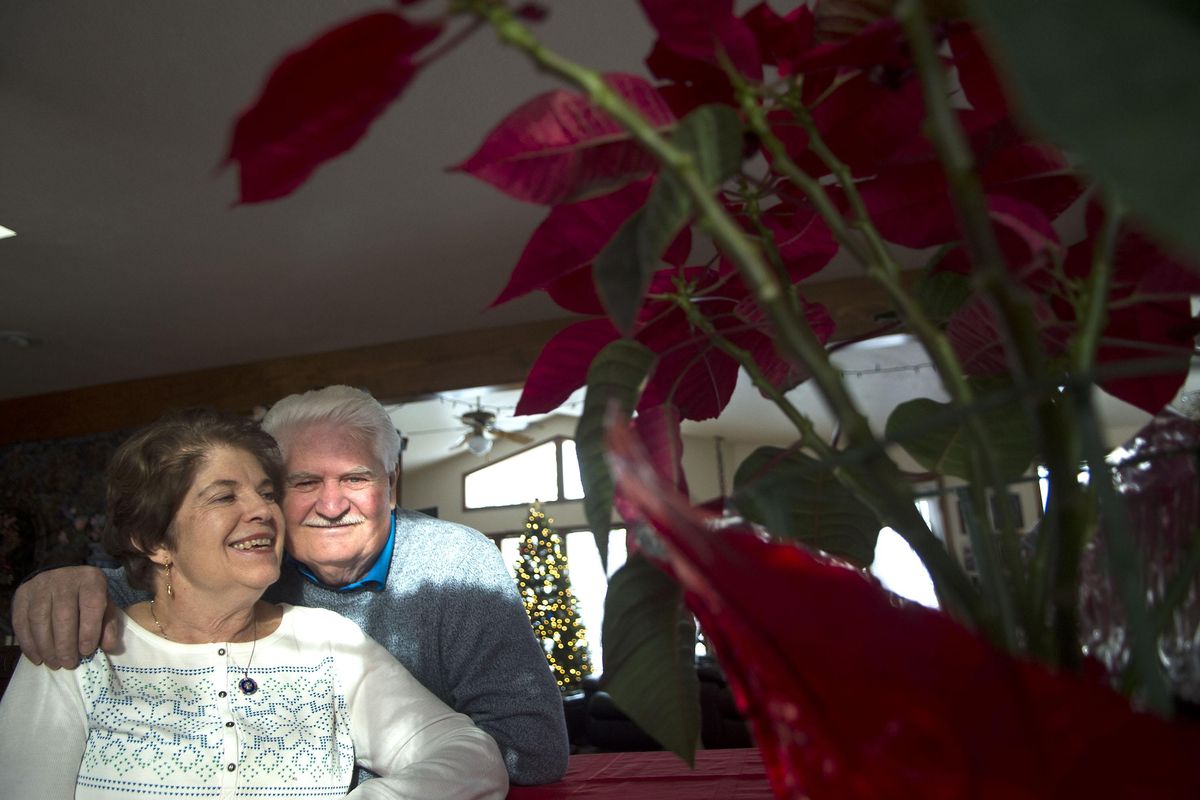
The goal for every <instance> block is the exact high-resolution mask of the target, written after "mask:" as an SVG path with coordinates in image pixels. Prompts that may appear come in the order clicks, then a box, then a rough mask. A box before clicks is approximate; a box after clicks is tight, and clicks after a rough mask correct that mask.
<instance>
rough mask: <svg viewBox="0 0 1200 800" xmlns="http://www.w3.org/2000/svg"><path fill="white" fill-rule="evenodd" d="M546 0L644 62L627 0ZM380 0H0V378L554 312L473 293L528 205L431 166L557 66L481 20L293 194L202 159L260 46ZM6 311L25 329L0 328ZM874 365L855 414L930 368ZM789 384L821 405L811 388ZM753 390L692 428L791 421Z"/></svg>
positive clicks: (533, 212)
mask: <svg viewBox="0 0 1200 800" xmlns="http://www.w3.org/2000/svg"><path fill="white" fill-rule="evenodd" d="M433 5H436V4H433ZM548 5H549V6H550V8H551V14H550V17H549V18H548V19H547V21H546V22H545V23H544V24H543V25H541V26H540V32H541V35H542V37H543V40H544V41H545V42H547V43H548V44H549V45H550V46H551V47H553V48H555V49H557V50H559V51H560V52H563V53H567V54H571V55H572V56H574V57H576V58H578V60H579V61H580V62H581V63H585V64H588V65H590V66H592V67H596V68H598V69H601V70H605V71H617V70H621V71H633V72H644V70H643V69H642V65H641V60H642V58H643V57H644V55H645V54H646V53H647V51H648V49H649V46H650V43H651V36H650V33H649V29H648V26H647V25H646V24H645V22H644V20H643V19H642V17H641V13H640V11H639V9H638V6H637V4H636V3H635V2H633V0H621V1H620V2H617V1H616V0H556V2H554V3H551V4H548ZM389 6H390V4H388V3H384V2H376V3H371V2H364V1H363V0H341V1H340V2H331V1H330V0H287V1H286V2H276V3H264V2H247V0H120V2H95V0H38V1H37V2H34V0H8V2H4V3H0V225H4V226H7V227H8V228H11V229H13V230H15V231H16V232H17V234H18V235H17V236H16V237H14V238H10V239H4V240H0V398H10V397H19V396H25V395H34V394H41V393H46V392H53V391H59V390H65V389H71V388H78V387H83V386H89V385H95V384H103V383H108V382H112V381H118V380H126V379H132V378H138V377H146V376H153V375H161V374H168V373H173V372H186V371H191V370H196V369H202V368H207V367H214V366H221V365H227V364H236V363H241V362H247V361H255V360H259V359H266V358H275V357H280V356H287V355H299V354H306V353H314V352H321V351H329V350H338V349H342V348H348V347H355V346H360V345H367V344H373V343H379V342H391V341H398V340H404V339H411V338H418V337H424V336H433V335H438V334H444V333H450V332H454V331H461V330H471V329H479V328H487V327H492V326H497V325H504V324H510V323H515V322H520V321H526V320H531V319H539V318H550V317H554V316H559V312H558V310H557V309H556V308H555V307H554V306H553V305H551V304H550V303H549V302H548V301H546V300H544V299H542V298H540V297H528V298H524V299H522V300H519V301H516V302H514V303H511V304H508V305H506V306H504V307H502V308H499V309H493V310H487V305H488V303H489V302H490V301H491V299H492V298H493V297H494V296H495V295H496V294H497V293H498V291H499V290H500V288H501V287H502V286H503V284H504V281H505V279H506V277H507V274H508V272H509V270H510V269H511V267H512V265H513V264H514V263H515V262H516V259H517V257H518V255H519V253H520V250H521V247H522V245H523V244H524V242H525V241H526V239H527V238H528V236H529V234H530V232H531V231H532V230H533V228H534V226H535V225H536V224H537V222H538V221H539V220H540V219H541V218H542V216H543V214H544V212H543V210H542V209H539V208H536V207H533V206H528V205H524V204H521V203H518V202H516V201H513V200H510V199H508V198H506V197H504V196H502V195H500V194H499V193H498V192H496V191H494V190H493V189H491V188H490V187H488V186H485V185H483V184H481V183H479V182H476V181H474V180H473V179H470V178H467V177H465V176H462V175H458V174H450V173H447V172H446V171H445V167H447V166H449V165H452V164H455V163H457V162H459V161H461V160H462V159H464V158H465V157H466V156H468V155H469V154H470V153H471V152H472V151H473V150H474V149H475V147H476V146H477V145H478V143H479V142H480V141H481V140H482V138H483V137H484V135H485V134H486V132H487V131H488V130H489V129H490V128H491V127H492V126H493V125H494V124H495V123H497V122H498V121H499V120H500V119H501V118H502V117H503V115H504V114H505V113H507V112H508V111H510V110H511V109H513V108H514V107H515V106H517V105H518V104H519V103H521V102H523V101H524V100H526V99H528V98H529V97H531V96H533V95H534V94H537V93H539V92H542V91H545V90H548V89H550V88H555V87H556V86H557V85H558V84H556V83H554V82H553V81H551V79H549V78H547V77H546V76H543V75H540V74H538V73H536V72H535V71H534V70H533V69H532V68H531V67H530V66H529V65H528V64H527V63H526V62H525V61H524V60H523V59H522V58H521V57H520V56H519V55H517V54H516V53H513V52H510V51H507V50H505V49H503V48H501V47H500V46H499V45H498V44H496V43H495V42H494V40H493V39H492V37H491V36H490V34H489V33H488V32H487V31H482V32H480V34H479V35H477V36H476V39H475V40H474V41H470V42H468V43H467V45H466V46H465V47H462V48H460V49H459V50H457V51H456V52H454V53H453V54H451V55H450V56H449V57H447V58H445V59H444V60H442V61H439V62H437V63H435V64H433V65H432V66H431V67H430V68H429V69H428V70H427V71H426V72H425V73H423V74H422V75H420V76H419V77H418V79H417V80H416V82H415V83H414V84H413V86H412V87H411V88H410V90H409V91H408V93H407V95H406V96H405V97H404V98H403V100H402V101H401V102H400V103H399V104H398V105H396V106H394V107H393V108H391V109H390V110H389V111H388V112H387V113H386V114H385V115H384V116H383V118H382V119H381V120H379V121H378V122H377V123H376V124H375V125H374V127H373V128H372V129H371V131H370V132H369V134H368V135H367V137H366V138H365V139H364V141H363V142H361V143H360V144H359V145H358V146H357V147H356V148H355V149H354V150H353V151H352V152H350V153H349V154H347V155H345V156H343V157H342V158H340V159H338V160H336V161H334V162H333V163H331V164H329V165H326V166H325V167H323V168H321V169H320V170H319V171H318V172H317V174H316V175H315V176H314V178H313V179H312V180H310V182H309V183H308V184H307V185H306V186H304V187H303V188H301V189H300V190H299V191H298V192H297V193H295V194H294V195H293V196H291V197H289V198H286V199H284V200H282V201H278V202H275V203H270V204H266V205H262V206H252V207H233V205H232V204H233V201H234V199H235V196H236V181H235V174H234V173H233V171H231V170H224V171H219V170H218V165H219V164H220V162H221V160H222V158H223V156H224V154H225V148H226V146H227V141H228V136H229V131H230V128H231V124H232V122H233V120H234V119H235V117H236V116H237V114H238V113H239V112H240V110H241V109H243V108H244V107H245V106H246V105H247V104H248V103H250V102H251V101H252V100H253V99H254V98H255V97H256V95H257V93H258V91H259V89H260V87H261V86H262V84H263V81H264V79H265V77H266V75H267V74H268V72H269V70H270V68H271V66H272V65H273V64H274V63H275V62H276V61H277V60H278V59H279V58H280V57H281V56H282V55H283V54H285V53H286V52H288V51H289V50H291V49H294V48H296V47H298V46H300V45H302V44H303V43H305V42H306V41H308V40H310V39H311V38H312V37H314V36H315V35H317V34H318V33H319V32H321V31H322V30H324V29H325V28H326V27H328V26H329V25H330V24H332V23H334V22H337V21H339V20H345V19H348V18H350V17H352V16H354V15H357V14H360V13H364V12H366V11H368V10H371V9H375V8H384V7H389ZM13 331H18V332H23V333H27V334H29V335H30V336H32V337H33V338H34V339H35V340H36V344H35V345H34V346H29V347H18V346H15V345H13V344H9V343H6V341H5V339H6V337H5V335H4V334H5V332H13ZM9 338H11V337H9ZM861 352H866V353H870V351H861ZM853 358H859V356H853ZM862 358H864V359H865V360H864V361H863V362H862V363H863V364H865V365H866V366H867V367H870V368H871V370H873V368H874V367H875V366H877V365H878V366H884V365H891V366H904V365H910V366H911V365H913V364H916V363H919V362H922V361H924V358H923V357H922V355H921V354H920V353H919V351H918V352H916V353H914V352H907V353H904V352H899V353H891V354H887V353H883V352H881V351H874V352H873V353H872V354H868V355H865V356H862ZM854 363H857V362H850V366H849V367H844V368H846V369H853V370H857V369H858V367H855V366H854ZM871 370H868V371H867V372H865V373H863V374H861V375H856V376H851V385H852V387H854V388H857V389H859V390H860V391H859V394H860V397H862V398H863V402H864V403H866V404H868V405H869V406H870V407H871V409H872V414H873V418H878V419H882V418H883V416H881V415H884V416H885V415H886V412H887V411H889V410H890V408H891V407H893V406H894V405H895V404H896V403H898V402H900V401H901V400H903V399H906V398H907V397H908V396H916V395H915V394H914V392H915V393H928V391H929V385H928V383H927V380H928V378H929V377H930V376H929V373H928V371H925V372H924V373H917V372H912V371H905V370H901V371H897V372H888V371H871ZM800 391H801V393H804V392H807V391H809V390H807V389H802V390H800ZM515 398H516V395H515V393H514V392H509V393H508V394H497V393H495V392H494V391H493V390H487V389H480V390H472V391H469V392H463V393H457V394H456V395H452V396H444V397H442V398H434V399H432V400H430V401H426V402H424V403H412V404H408V405H406V406H405V407H404V408H400V409H397V410H396V412H395V416H396V419H397V423H398V424H399V425H400V427H401V428H403V429H404V430H406V431H407V432H416V431H421V430H431V429H442V428H455V427H457V426H458V424H459V423H458V420H457V418H458V417H459V416H460V415H461V414H462V412H463V411H464V410H465V409H464V408H463V407H462V403H463V402H464V401H465V402H467V403H472V402H475V401H476V400H478V402H481V403H483V404H484V405H485V407H490V408H492V409H493V410H495V411H497V412H498V414H499V416H500V418H501V420H502V424H507V423H504V422H503V420H504V418H505V417H506V416H510V415H511V410H512V408H513V407H514V406H515V404H516V399H515ZM800 402H802V404H803V405H804V406H805V407H806V408H808V409H809V410H810V411H811V412H812V413H813V414H815V415H817V416H818V417H820V416H821V412H820V410H819V407H818V405H817V404H816V402H815V401H814V400H812V399H811V398H810V397H807V396H802V397H801V401H800ZM762 408H763V406H762V404H761V401H758V400H756V399H755V396H754V392H753V389H750V388H748V387H746V386H742V387H739V390H738V393H737V394H736V395H735V399H734V403H733V405H732V409H733V410H732V411H731V412H730V413H729V414H727V415H726V416H725V418H723V420H722V421H721V423H720V424H719V426H718V425H717V424H716V423H703V424H699V425H696V426H690V428H689V429H690V430H691V431H693V432H696V433H701V434H704V435H724V436H726V437H729V438H741V439H747V440H750V441H772V440H774V439H775V437H783V436H786V433H782V432H781V431H786V430H787V429H786V426H784V425H783V423H782V419H781V418H779V419H775V418H773V417H772V416H771V415H770V414H764V413H762ZM747 409H748V410H747ZM513 424H516V425H519V424H520V423H513ZM457 438H458V434H457V432H455V431H451V432H448V433H443V434H419V435H413V436H411V438H410V448H409V451H408V453H407V454H406V462H407V463H408V464H410V465H412V466H413V467H414V468H415V467H417V466H419V465H420V464H421V463H427V462H428V461H429V460H430V459H434V458H437V457H440V456H441V455H443V454H446V453H447V452H449V451H448V449H447V448H449V446H450V445H451V444H452V443H453V442H454V441H455V440H456V439H457Z"/></svg>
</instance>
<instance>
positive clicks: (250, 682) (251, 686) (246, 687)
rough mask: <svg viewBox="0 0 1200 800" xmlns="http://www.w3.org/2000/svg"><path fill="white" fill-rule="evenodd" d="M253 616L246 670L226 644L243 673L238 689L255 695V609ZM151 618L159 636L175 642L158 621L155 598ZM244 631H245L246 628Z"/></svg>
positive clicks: (152, 599) (236, 665)
mask: <svg viewBox="0 0 1200 800" xmlns="http://www.w3.org/2000/svg"><path fill="white" fill-rule="evenodd" d="M251 614H252V615H253V616H252V617H251V619H250V624H251V626H252V628H251V634H250V636H251V639H250V658H249V659H248V660H247V661H246V666H245V668H243V667H242V666H241V665H239V664H238V663H237V662H236V661H234V660H233V648H232V647H230V644H229V642H226V643H225V652H227V653H228V654H229V660H230V661H231V662H233V666H234V668H235V669H240V670H241V671H242V679H241V680H240V681H238V689H240V690H241V692H242V694H254V693H255V692H257V691H258V684H257V683H255V682H254V679H253V678H251V677H250V665H251V664H253V663H254V650H255V648H257V647H258V613H257V611H255V610H254V609H251ZM150 616H151V618H153V620H154V624H155V626H156V627H157V628H158V635H159V636H161V637H162V638H164V639H166V640H167V641H168V642H173V641H175V640H174V639H172V638H171V637H170V636H167V632H166V631H165V630H163V624H162V623H161V622H159V621H158V612H156V611H155V610H154V598H150ZM242 630H245V628H243V629H242Z"/></svg>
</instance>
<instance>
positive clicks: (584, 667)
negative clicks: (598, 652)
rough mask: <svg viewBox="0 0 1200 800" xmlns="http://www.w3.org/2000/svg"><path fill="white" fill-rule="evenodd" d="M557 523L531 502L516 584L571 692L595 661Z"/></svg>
mask: <svg viewBox="0 0 1200 800" xmlns="http://www.w3.org/2000/svg"><path fill="white" fill-rule="evenodd" d="M553 523H554V520H553V519H550V518H547V517H546V515H545V514H544V513H543V512H542V510H541V507H540V505H539V504H538V503H534V504H533V506H531V507H530V509H529V517H528V519H527V520H526V522H525V533H524V534H523V535H522V536H521V545H520V560H519V561H518V562H517V565H516V573H517V589H518V591H519V592H520V593H521V600H522V601H524V603H525V612H526V613H527V614H529V622H530V624H532V625H533V632H534V634H535V635H536V636H537V637H538V639H539V640H540V641H541V643H542V647H543V648H544V649H545V651H546V661H547V662H548V663H549V664H550V671H551V672H552V673H553V674H554V679H555V680H556V681H558V688H559V689H560V690H561V691H562V692H563V694H569V693H571V692H574V691H577V690H579V689H580V688H581V685H582V682H583V678H584V676H586V675H590V674H591V672H592V661H591V656H590V655H589V653H588V644H587V632H586V630H585V629H584V626H583V620H581V619H580V618H579V608H578V601H577V600H576V599H575V595H574V594H573V593H572V592H571V579H570V576H569V572H568V570H567V557H566V554H565V553H563V551H562V538H561V537H560V536H559V535H558V533H556V532H555V531H554V529H553V528H551V527H550V526H551V525H552V524H553Z"/></svg>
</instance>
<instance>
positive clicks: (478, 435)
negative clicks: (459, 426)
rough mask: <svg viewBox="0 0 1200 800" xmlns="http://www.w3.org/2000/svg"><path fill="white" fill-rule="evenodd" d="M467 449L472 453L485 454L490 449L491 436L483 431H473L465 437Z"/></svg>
mask: <svg viewBox="0 0 1200 800" xmlns="http://www.w3.org/2000/svg"><path fill="white" fill-rule="evenodd" d="M466 444H467V449H468V450H470V451H471V452H472V453H473V454H474V455H477V456H486V455H487V454H488V453H490V452H491V450H492V444H493V442H492V440H491V437H489V436H487V435H486V434H485V433H484V432H483V431H475V432H474V433H472V434H471V435H470V436H468V437H467V442H466Z"/></svg>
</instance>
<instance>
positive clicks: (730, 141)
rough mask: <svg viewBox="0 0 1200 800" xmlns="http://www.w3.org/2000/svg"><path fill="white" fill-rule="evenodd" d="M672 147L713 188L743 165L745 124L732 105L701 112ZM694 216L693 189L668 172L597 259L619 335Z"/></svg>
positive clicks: (686, 121) (600, 287) (601, 289)
mask: <svg viewBox="0 0 1200 800" xmlns="http://www.w3.org/2000/svg"><path fill="white" fill-rule="evenodd" d="M672 142H673V143H674V144H675V145H676V146H677V147H679V148H680V149H681V150H683V151H685V152H687V153H688V154H689V155H691V157H692V159H693V161H694V162H695V164H696V168H697V169H698V170H699V172H700V176H701V179H702V180H703V181H704V184H705V185H706V186H709V187H711V188H713V189H715V188H716V187H717V186H719V185H720V184H721V183H723V182H724V181H725V180H726V179H728V178H729V177H730V176H731V175H733V174H734V173H735V172H736V171H737V169H738V167H739V166H741V159H742V128H741V122H740V121H739V119H738V116H737V113H736V112H735V111H734V110H733V109H732V108H729V107H728V106H719V105H710V106H701V107H700V108H697V109H696V110H695V111H693V112H692V113H690V114H688V115H687V116H686V117H684V118H683V120H682V121H681V122H680V123H679V125H678V126H677V128H676V130H675V134H674V136H673V137H672ZM692 213H693V209H692V199H691V196H690V195H689V194H688V192H687V189H686V188H684V186H683V184H682V183H681V182H680V180H679V178H677V177H676V176H675V175H674V174H673V173H671V172H669V171H663V172H662V173H661V174H660V175H659V177H658V180H657V182H656V183H655V184H654V188H653V189H652V190H651V191H650V197H649V198H648V199H647V200H646V205H645V206H643V207H642V208H640V209H639V210H638V211H637V212H635V213H634V214H633V216H631V217H630V218H629V219H627V220H626V221H625V223H624V224H623V225H622V226H621V227H620V228H619V229H617V233H616V235H614V236H613V238H612V239H611V240H610V241H609V243H608V244H607V245H605V246H604V249H603V250H602V251H600V255H598V256H597V257H596V261H595V262H594V265H593V276H594V279H595V281H596V290H597V292H598V293H599V295H600V300H601V301H602V302H603V303H604V308H605V310H607V311H608V316H609V317H610V318H611V319H612V321H613V325H615V326H616V328H617V330H619V331H622V332H624V333H626V334H628V333H629V332H630V331H632V330H633V325H634V322H635V321H636V320H637V312H638V309H639V308H640V307H641V304H642V297H643V296H644V295H645V294H646V288H647V287H648V286H649V285H650V278H651V276H653V275H654V271H655V270H656V269H658V263H659V259H660V257H661V256H662V254H663V252H664V251H665V250H666V249H667V246H668V245H669V244H670V243H671V241H672V240H673V239H674V238H675V237H676V236H677V235H678V234H679V231H680V230H682V229H683V226H684V225H686V224H687V222H688V219H690V218H691V216H692Z"/></svg>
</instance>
